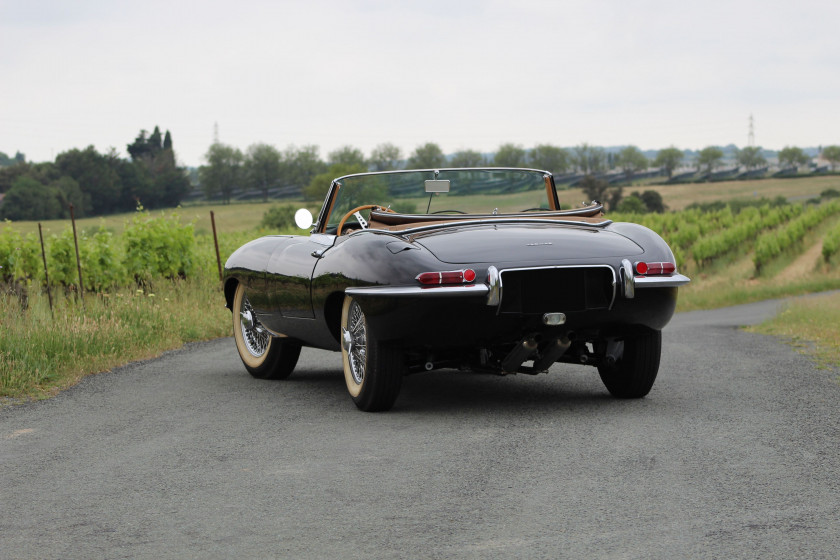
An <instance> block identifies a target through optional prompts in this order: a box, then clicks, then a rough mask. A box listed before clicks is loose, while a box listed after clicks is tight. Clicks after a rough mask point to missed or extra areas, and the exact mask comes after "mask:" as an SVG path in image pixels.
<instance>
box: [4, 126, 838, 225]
mask: <svg viewBox="0 0 840 560" xmlns="http://www.w3.org/2000/svg"><path fill="white" fill-rule="evenodd" d="M127 151H128V154H129V156H130V159H127V160H126V159H122V158H120V157H119V156H118V154H117V153H116V151H115V150H111V151H110V152H109V153H107V154H100V153H98V152H96V150H95V149H94V148H93V146H89V147H88V148H86V149H84V150H78V149H73V150H69V151H67V152H64V153H62V154H60V155H59V156H58V157H56V159H55V162H52V163H40V164H30V163H26V162H25V158H24V157H23V154H20V153H18V154H16V156H15V158H14V159H12V158H9V157H8V156H5V154H2V155H3V156H4V157H5V160H4V161H0V165H2V164H3V163H4V162H5V163H6V165H5V166H3V167H0V194H3V193H4V194H5V198H4V200H3V202H2V204H0V219H3V218H8V219H13V220H35V219H50V218H64V217H67V215H68V212H69V210H68V208H69V205H70V204H71V203H72V204H73V206H74V208H75V212H76V215H77V216H85V215H101V214H108V213H114V212H123V211H130V210H133V209H134V208H135V207H136V206H137V205H138V204H142V205H143V206H145V207H146V208H163V207H174V206H177V205H178V204H179V203H180V202H181V200H183V198H184V197H185V196H186V195H187V194H188V193H190V192H191V190H192V185H191V184H190V180H189V176H188V173H187V171H186V170H185V169H184V168H182V167H179V166H178V165H177V164H176V161H175V155H174V150H173V145H172V136H171V134H170V133H169V131H166V133H165V134H164V135H162V134H161V132H160V129H159V128H158V127H155V129H154V131H153V132H152V133H151V134H148V133H147V131H145V130H141V131H140V134H139V135H138V136H137V137H136V138H135V140H134V142H132V143H131V144H128V146H127ZM724 156H725V154H724V151H723V150H722V149H721V148H719V147H716V146H708V147H706V148H703V149H702V150H700V152H699V153H698V154H697V157H696V158H693V157H692V158H691V161H690V162H689V161H687V159H688V157H687V155H686V152H685V151H683V150H680V149H678V148H676V147H674V146H670V147H668V148H665V149H662V150H659V151H658V152H657V153H656V156H655V157H654V158H648V157H647V156H646V155H645V154H644V153H643V152H642V151H641V150H640V149H639V148H638V147H636V146H626V147H624V148H622V149H621V150H620V151H618V152H612V151H608V150H605V149H604V148H601V147H597V146H591V145H589V144H586V143H583V144H580V145H578V146H575V147H572V148H561V147H558V146H553V145H550V144H540V145H537V146H534V147H533V148H530V149H526V148H525V147H523V146H522V145H518V144H513V143H505V144H502V145H500V146H499V147H498V149H497V150H496V151H495V153H493V154H491V155H486V154H482V153H481V152H478V151H476V150H460V151H457V152H455V153H454V154H451V155H449V156H447V155H445V154H444V153H443V150H442V149H441V147H440V146H439V145H438V144H436V143H434V142H427V143H425V144H422V145H419V146H417V147H416V148H415V149H414V151H413V152H411V153H410V154H407V155H406V154H403V152H402V150H401V149H400V148H399V147H398V146H396V145H395V144H392V143H388V142H386V143H382V144H379V145H378V146H376V147H375V148H374V149H373V150H372V151H371V153H370V155H369V156H367V157H366V156H365V154H364V153H363V152H362V150H360V149H358V148H356V147H353V146H349V145H348V146H343V147H341V148H339V149H337V150H334V151H332V152H330V153H328V154H327V157H326V158H325V159H322V158H321V156H320V155H319V148H318V146H315V145H305V146H302V147H296V146H289V147H288V148H286V149H285V150H279V149H277V148H276V147H274V146H272V145H270V144H266V143H256V144H253V145H251V146H250V147H248V149H247V150H245V151H244V152H243V151H242V150H240V149H239V148H237V147H234V146H231V145H228V144H224V143H221V142H218V141H216V142H214V143H213V144H211V145H210V147H209V148H208V150H207V152H206V153H205V155H204V165H202V166H200V167H199V168H198V170H197V181H198V183H199V186H200V189H201V191H200V192H201V193H202V194H203V195H204V197H205V198H206V199H208V200H213V199H217V200H218V199H220V200H222V201H223V202H225V203H229V202H230V201H231V199H232V197H233V196H234V194H235V193H238V192H241V191H251V192H254V193H258V195H259V196H261V197H262V199H263V200H268V198H269V196H270V193H271V191H272V189H278V188H282V189H284V190H285V195H287V196H294V197H300V196H302V197H303V198H305V199H307V200H311V201H316V200H320V199H321V198H323V196H324V193H325V192H326V189H327V188H328V186H329V182H330V180H331V179H333V178H335V177H338V176H341V175H346V174H350V173H359V172H366V171H387V170H397V169H429V168H432V169H433V168H441V167H482V166H496V167H532V168H536V169H545V170H547V171H551V172H552V173H553V174H555V176H558V177H560V176H564V175H569V174H578V175H583V176H586V177H587V180H586V182H583V183H581V185H580V186H581V187H583V188H584V191H586V192H587V196H588V195H589V194H590V193H591V194H594V195H597V196H598V198H595V197H593V199H597V200H601V201H602V202H605V203H606V204H607V205H608V207H613V208H616V207H617V206H618V204H619V202H620V201H621V199H622V196H621V192H620V189H618V188H611V187H610V186H609V185H607V184H606V182H605V181H603V180H598V179H595V178H596V177H597V176H599V175H603V174H605V173H607V172H611V171H612V172H614V171H616V170H618V171H619V172H620V173H621V174H623V175H624V176H625V177H626V180H627V181H628V182H629V181H630V180H631V179H632V178H633V176H634V175H635V174H637V173H638V172H640V171H643V170H645V169H648V168H650V167H655V168H658V169H661V170H663V172H664V173H665V174H666V175H667V176H668V178H669V179H670V178H672V177H673V175H674V172H675V171H676V170H677V169H679V168H680V167H681V166H682V165H684V164H686V163H690V164H692V165H696V166H697V168H698V169H699V170H700V172H701V173H705V174H711V173H712V171H713V170H715V169H716V168H718V167H719V166H720V165H721V164H722V163H723V160H724ZM735 156H736V160H737V162H738V164H739V165H742V166H744V167H746V168H747V169H750V170H751V169H758V168H761V167H762V166H764V165H766V164H767V162H766V160H765V158H764V156H763V155H762V149H761V148H760V147H754V146H750V147H745V148H743V149H740V150H737V152H736V154H735ZM822 157H823V158H824V159H826V160H828V161H829V162H831V164H832V168H833V167H834V166H835V165H837V164H838V163H840V146H828V147H825V148H823V149H822ZM778 158H779V163H780V165H781V166H782V167H797V166H802V165H805V164H807V163H808V161H809V159H810V158H809V157H808V156H807V154H806V153H805V151H804V150H802V149H801V148H798V147H795V146H787V147H785V148H784V149H783V150H781V151H780V152H779V153H778ZM6 160H7V161H6ZM651 192H652V191H651ZM642 195H647V198H645V197H643V196H642ZM628 203H630V204H633V205H635V207H636V208H641V207H642V206H641V205H640V204H641V203H644V207H646V208H648V209H653V208H657V209H658V204H657V201H656V200H654V199H653V195H651V194H649V193H638V196H637V197H636V200H633V201H628Z"/></svg>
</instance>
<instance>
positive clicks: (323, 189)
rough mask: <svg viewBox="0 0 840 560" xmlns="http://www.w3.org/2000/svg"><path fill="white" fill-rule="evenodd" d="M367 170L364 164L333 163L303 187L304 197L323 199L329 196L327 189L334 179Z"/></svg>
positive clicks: (307, 198)
mask: <svg viewBox="0 0 840 560" xmlns="http://www.w3.org/2000/svg"><path fill="white" fill-rule="evenodd" d="M365 171H367V167H366V166H364V165H358V164H356V165H345V164H341V163H338V164H335V165H331V166H330V168H329V169H328V170H327V171H325V172H324V173H320V174H318V175H316V176H315V177H313V178H312V180H311V181H310V182H309V184H308V185H307V186H305V187H304V188H303V197H304V198H305V199H306V200H323V199H324V197H325V196H327V191H328V190H329V188H330V184H331V183H332V180H333V179H336V178H338V177H341V176H343V175H351V174H353V173H364V172H365Z"/></svg>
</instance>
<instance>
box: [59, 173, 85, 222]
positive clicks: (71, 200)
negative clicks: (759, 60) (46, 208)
mask: <svg viewBox="0 0 840 560" xmlns="http://www.w3.org/2000/svg"><path fill="white" fill-rule="evenodd" d="M50 187H54V188H56V189H58V192H59V200H60V202H61V207H62V212H61V214H60V215H59V216H57V217H59V218H67V217H69V216H70V210H69V208H70V205H71V204H72V205H73V212H74V214H75V215H76V216H85V215H86V214H87V207H86V205H87V204H89V202H88V201H87V200H86V197H85V193H83V192H82V189H81V187H80V186H79V183H77V182H76V180H75V179H73V178H72V177H68V176H67V175H65V176H63V177H60V178H59V179H57V180H56V181H53V182H52V183H50Z"/></svg>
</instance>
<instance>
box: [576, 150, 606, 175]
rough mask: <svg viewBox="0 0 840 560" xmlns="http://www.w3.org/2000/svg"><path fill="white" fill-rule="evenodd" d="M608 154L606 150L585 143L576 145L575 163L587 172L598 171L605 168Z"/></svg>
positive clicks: (589, 173)
mask: <svg viewBox="0 0 840 560" xmlns="http://www.w3.org/2000/svg"><path fill="white" fill-rule="evenodd" d="M606 163H607V156H606V154H605V153H604V150H603V149H601V148H596V147H595V146H590V145H589V144H587V143H585V142H584V143H583V144H581V145H579V146H576V147H575V164H577V166H578V168H580V170H581V171H582V172H583V173H584V174H586V175H591V174H592V173H598V172H601V171H603V170H604V169H605V166H606Z"/></svg>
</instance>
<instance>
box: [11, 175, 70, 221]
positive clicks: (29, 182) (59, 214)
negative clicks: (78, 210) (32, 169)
mask: <svg viewBox="0 0 840 560" xmlns="http://www.w3.org/2000/svg"><path fill="white" fill-rule="evenodd" d="M63 211H64V208H63V207H62V200H61V191H59V189H58V188H56V187H52V186H47V185H44V184H43V183H40V182H38V181H37V180H36V179H33V178H32V177H27V176H21V177H18V178H17V179H16V180H15V182H14V184H13V185H12V188H11V189H9V191H8V192H7V193H6V196H5V198H4V199H3V205H2V206H0V218H2V219H8V220H53V219H57V218H63V217H64V215H63Z"/></svg>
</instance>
